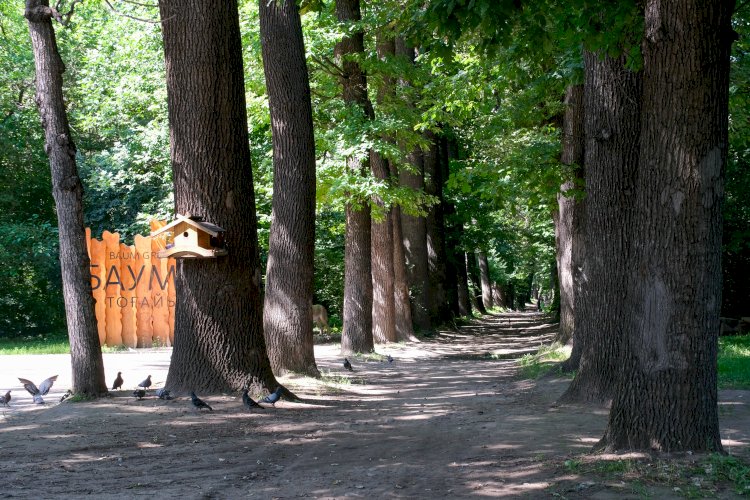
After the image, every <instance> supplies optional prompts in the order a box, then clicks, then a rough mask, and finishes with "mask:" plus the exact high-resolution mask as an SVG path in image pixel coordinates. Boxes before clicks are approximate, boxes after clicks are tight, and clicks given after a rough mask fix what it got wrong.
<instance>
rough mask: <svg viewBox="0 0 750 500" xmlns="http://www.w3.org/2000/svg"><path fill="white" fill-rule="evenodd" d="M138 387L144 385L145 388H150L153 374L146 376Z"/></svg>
mask: <svg viewBox="0 0 750 500" xmlns="http://www.w3.org/2000/svg"><path fill="white" fill-rule="evenodd" d="M138 387H143V388H144V389H148V388H149V387H151V375H149V376H148V377H146V380H144V381H143V382H141V383H140V384H138Z"/></svg>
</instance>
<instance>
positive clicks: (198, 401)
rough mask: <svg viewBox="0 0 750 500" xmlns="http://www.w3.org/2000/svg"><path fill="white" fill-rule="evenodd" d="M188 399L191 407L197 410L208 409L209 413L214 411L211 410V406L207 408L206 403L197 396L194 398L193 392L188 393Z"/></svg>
mask: <svg viewBox="0 0 750 500" xmlns="http://www.w3.org/2000/svg"><path fill="white" fill-rule="evenodd" d="M190 399H191V400H192V402H193V406H195V407H196V408H198V410H200V409H201V408H208V410H209V411H214V409H213V408H211V406H209V404H208V403H206V402H205V401H203V400H202V399H201V398H199V397H198V396H196V395H195V393H194V392H191V393H190Z"/></svg>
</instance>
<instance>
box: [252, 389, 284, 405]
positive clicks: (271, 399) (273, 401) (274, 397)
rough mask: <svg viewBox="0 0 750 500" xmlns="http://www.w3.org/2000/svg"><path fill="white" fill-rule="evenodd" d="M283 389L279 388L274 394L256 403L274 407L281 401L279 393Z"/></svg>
mask: <svg viewBox="0 0 750 500" xmlns="http://www.w3.org/2000/svg"><path fill="white" fill-rule="evenodd" d="M283 390H284V388H283V387H281V386H279V387H278V388H277V389H276V390H275V391H274V392H272V393H271V394H269V395H268V396H266V397H265V398H263V399H261V400H260V401H258V403H269V404H271V405H272V406H273V407H276V401H278V400H279V399H281V391H283Z"/></svg>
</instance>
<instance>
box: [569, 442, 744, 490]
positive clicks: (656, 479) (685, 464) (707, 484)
mask: <svg viewBox="0 0 750 500" xmlns="http://www.w3.org/2000/svg"><path fill="white" fill-rule="evenodd" d="M561 466H562V467H561V469H562V470H564V471H565V472H566V473H568V474H575V475H576V476H577V477H576V478H575V479H574V480H573V482H575V483H579V484H581V482H582V481H583V480H589V481H592V480H593V481H592V484H609V485H613V484H617V483H618V482H619V483H620V484H619V485H618V486H619V487H620V488H622V489H623V491H625V490H627V489H630V490H631V491H632V492H634V493H637V494H638V495H640V496H642V497H650V496H651V492H650V489H651V488H650V487H654V486H660V487H667V488H669V489H670V490H671V491H672V492H673V493H675V494H676V496H682V497H685V498H706V497H714V496H716V494H717V493H719V492H722V491H726V490H732V491H733V492H734V493H737V494H738V495H750V466H749V465H748V464H746V463H744V462H743V461H741V460H740V459H738V458H736V457H733V456H730V455H721V454H718V453H712V454H709V455H704V456H695V457H690V456H687V457H682V458H666V459H665V458H657V459H656V460H654V459H653V457H652V458H651V459H648V458H644V459H624V460H623V459H620V460H601V459H596V458H594V459H593V460H592V459H591V458H590V457H587V456H582V457H578V458H570V459H568V460H565V461H564V462H563V463H562V464H561Z"/></svg>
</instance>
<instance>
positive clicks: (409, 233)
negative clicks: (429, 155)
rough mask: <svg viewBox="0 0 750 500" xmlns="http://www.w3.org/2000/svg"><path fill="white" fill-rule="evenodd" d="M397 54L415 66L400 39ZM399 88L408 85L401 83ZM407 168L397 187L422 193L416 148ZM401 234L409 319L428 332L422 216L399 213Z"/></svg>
mask: <svg viewBox="0 0 750 500" xmlns="http://www.w3.org/2000/svg"><path fill="white" fill-rule="evenodd" d="M396 55H397V56H400V57H403V58H404V59H406V60H407V61H408V62H410V63H412V64H413V63H414V56H415V52H414V47H410V46H408V45H407V44H406V43H404V41H403V39H400V38H399V39H397V40H396ZM400 84H401V86H408V85H409V82H408V81H405V80H401V81H400ZM406 160H407V163H408V164H409V165H410V168H408V169H407V168H401V169H399V184H400V185H401V186H403V187H408V188H411V189H414V190H417V191H424V158H423V155H422V151H421V150H420V149H419V148H415V149H414V150H413V151H412V152H411V153H409V154H408V155H407V159H406ZM401 232H402V234H403V245H404V255H405V258H406V270H407V277H408V280H409V288H410V290H411V297H412V303H411V305H412V309H411V311H412V319H413V321H414V326H415V327H416V329H417V330H422V331H428V330H430V329H431V328H432V323H431V322H430V277H429V263H428V259H427V225H426V221H425V218H424V217H414V216H412V215H408V214H406V213H404V212H403V211H402V212H401Z"/></svg>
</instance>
